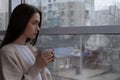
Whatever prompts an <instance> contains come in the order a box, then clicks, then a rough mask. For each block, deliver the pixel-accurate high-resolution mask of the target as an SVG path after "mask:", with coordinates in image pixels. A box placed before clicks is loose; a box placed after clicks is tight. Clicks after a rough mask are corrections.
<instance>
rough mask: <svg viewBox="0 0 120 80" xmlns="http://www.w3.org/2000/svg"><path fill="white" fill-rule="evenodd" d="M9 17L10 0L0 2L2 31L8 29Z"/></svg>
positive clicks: (0, 26) (0, 25)
mask: <svg viewBox="0 0 120 80" xmlns="http://www.w3.org/2000/svg"><path fill="white" fill-rule="evenodd" d="M8 15H9V14H8V0H2V1H1V0H0V30H5V29H6V27H7V23H8Z"/></svg>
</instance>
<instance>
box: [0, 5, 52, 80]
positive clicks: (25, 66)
mask: <svg viewBox="0 0 120 80" xmlns="http://www.w3.org/2000/svg"><path fill="white" fill-rule="evenodd" d="M41 22H42V13H41V11H39V10H38V9H37V8H35V7H34V6H32V5H28V4H20V5H18V6H17V7H16V8H15V9H14V10H13V12H12V14H11V16H10V20H9V24H8V28H7V31H6V34H5V37H4V39H3V41H2V43H1V46H0V80H51V74H50V72H49V70H48V69H47V68H46V66H47V65H48V64H49V63H50V62H53V60H54V52H53V50H49V52H46V53H45V54H44V55H41V50H40V49H35V48H34V47H33V46H34V45H35V43H36V40H37V37H38V33H39V31H40V27H41Z"/></svg>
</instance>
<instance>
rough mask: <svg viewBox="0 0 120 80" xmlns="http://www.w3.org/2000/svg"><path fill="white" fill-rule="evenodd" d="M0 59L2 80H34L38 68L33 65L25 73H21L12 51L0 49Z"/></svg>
mask: <svg viewBox="0 0 120 80" xmlns="http://www.w3.org/2000/svg"><path fill="white" fill-rule="evenodd" d="M0 61H1V62H0V63H1V64H0V66H1V70H2V71H1V74H2V76H3V78H4V80H35V78H36V76H37V75H38V74H39V72H40V68H39V67H38V66H37V65H33V66H32V67H30V69H29V71H28V72H27V73H23V71H22V69H21V68H20V66H19V64H20V63H18V61H17V59H16V56H15V55H14V54H13V52H12V51H5V50H4V51H0Z"/></svg>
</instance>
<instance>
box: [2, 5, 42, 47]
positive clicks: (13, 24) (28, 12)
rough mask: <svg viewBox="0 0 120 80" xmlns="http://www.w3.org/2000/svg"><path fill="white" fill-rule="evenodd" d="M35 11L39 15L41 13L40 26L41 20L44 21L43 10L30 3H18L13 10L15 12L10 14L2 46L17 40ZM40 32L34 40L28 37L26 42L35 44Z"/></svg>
mask: <svg viewBox="0 0 120 80" xmlns="http://www.w3.org/2000/svg"><path fill="white" fill-rule="evenodd" d="M35 13H39V15H40V24H39V26H40V27H41V21H42V12H41V11H39V10H38V9H37V8H35V7H34V6H32V5H28V4H25V3H24V4H20V5H18V6H17V7H16V8H15V9H14V10H13V12H12V14H11V16H10V20H9V24H8V27H7V31H6V34H5V37H4V39H3V41H2V43H1V46H0V47H3V46H4V45H6V44H9V43H11V42H13V41H15V40H16V39H17V38H18V37H19V36H20V35H21V34H22V33H23V32H24V30H25V28H26V25H27V24H28V22H29V20H30V18H31V17H32V16H33V15H34V14H35ZM38 34H39V33H38ZM38 34H37V36H36V38H35V39H34V40H31V39H29V38H28V39H27V40H26V42H30V44H31V45H35V43H36V41H37V37H38Z"/></svg>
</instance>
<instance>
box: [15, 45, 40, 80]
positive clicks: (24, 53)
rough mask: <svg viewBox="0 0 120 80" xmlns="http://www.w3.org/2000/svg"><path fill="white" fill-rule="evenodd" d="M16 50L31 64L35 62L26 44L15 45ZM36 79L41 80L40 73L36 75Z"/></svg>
mask: <svg viewBox="0 0 120 80" xmlns="http://www.w3.org/2000/svg"><path fill="white" fill-rule="evenodd" d="M15 46H16V48H17V50H18V51H19V53H20V54H21V55H22V56H23V58H24V59H25V60H26V61H27V62H28V63H29V64H30V65H31V66H32V65H34V63H35V56H34V54H33V52H32V51H31V50H30V48H29V47H28V46H27V45H16V44H15ZM38 80H42V78H41V74H40V73H39V75H38Z"/></svg>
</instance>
